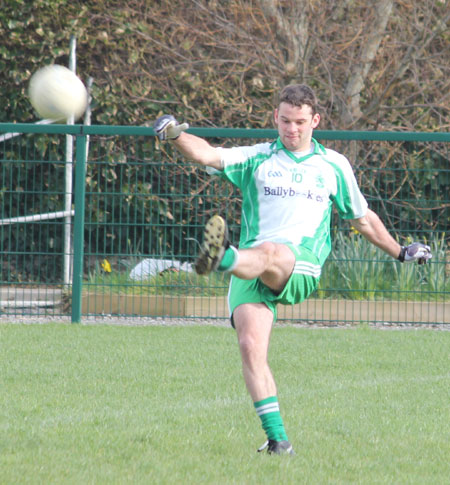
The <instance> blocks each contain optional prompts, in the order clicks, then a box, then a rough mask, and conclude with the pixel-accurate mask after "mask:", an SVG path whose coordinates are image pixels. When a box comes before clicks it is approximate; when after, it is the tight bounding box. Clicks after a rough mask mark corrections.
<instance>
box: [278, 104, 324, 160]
mask: <svg viewBox="0 0 450 485" xmlns="http://www.w3.org/2000/svg"><path fill="white" fill-rule="evenodd" d="M274 120H275V124H276V125H277V128H278V134H279V135H280V138H281V141H282V142H283V145H284V146H285V147H286V148H287V149H288V150H290V151H291V152H301V151H304V150H308V148H309V146H310V144H311V138H312V133H313V130H314V128H316V127H317V126H318V124H319V121H320V115H319V114H318V113H316V114H315V115H313V114H312V109H311V107H310V106H308V105H306V104H304V105H302V106H292V105H291V104H288V103H281V104H280V106H279V107H278V109H276V110H275V113H274Z"/></svg>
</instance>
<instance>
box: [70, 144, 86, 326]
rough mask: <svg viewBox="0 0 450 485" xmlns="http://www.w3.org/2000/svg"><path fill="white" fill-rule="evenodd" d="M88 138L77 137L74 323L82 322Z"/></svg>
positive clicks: (73, 290) (73, 286) (73, 289)
mask: <svg viewBox="0 0 450 485" xmlns="http://www.w3.org/2000/svg"><path fill="white" fill-rule="evenodd" d="M86 157H87V136H86V135H77V136H76V165H75V227H74V231H73V285H72V323H80V322H81V301H82V290H83V245H84V207H85V203H84V201H85V192H86V186H85V184H86Z"/></svg>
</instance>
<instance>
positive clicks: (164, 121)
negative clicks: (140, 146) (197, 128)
mask: <svg viewBox="0 0 450 485" xmlns="http://www.w3.org/2000/svg"><path fill="white" fill-rule="evenodd" d="M188 128H189V125H188V124H187V123H182V124H181V125H179V124H178V121H177V120H176V119H175V118H174V117H173V116H172V115H162V116H160V117H159V118H158V119H157V120H156V121H155V122H154V123H153V129H154V130H155V133H156V135H157V136H158V138H159V139H160V140H161V141H164V140H176V139H177V138H178V137H179V136H180V134H181V133H182V132H183V131H184V130H187V129H188Z"/></svg>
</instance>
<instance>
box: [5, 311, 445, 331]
mask: <svg viewBox="0 0 450 485" xmlns="http://www.w3.org/2000/svg"><path fill="white" fill-rule="evenodd" d="M2 323H17V324H27V325H31V324H37V325H39V324H41V325H44V324H47V323H63V324H67V323H71V318H70V317H69V316H67V317H65V316H46V317H44V316H31V315H26V316H22V315H19V316H17V315H5V314H3V315H2V314H0V324H2ZM81 325H119V326H120V325H122V326H130V327H142V326H156V325H159V326H163V327H177V326H178V327H180V326H183V327H186V326H216V327H227V328H228V327H230V321H229V320H228V319H216V318H163V317H159V318H149V317H148V318H147V317H140V318H126V317H122V318H120V317H113V316H102V317H99V316H92V317H89V316H85V317H83V318H82V321H81ZM276 327H291V328H311V329H327V328H342V329H344V328H356V327H358V325H353V324H338V323H336V324H334V325H333V324H329V323H327V324H317V323H307V322H304V323H292V322H289V323H285V322H277V323H276ZM369 327H371V328H377V329H381V330H400V329H401V330H418V329H427V330H438V331H450V325H448V324H406V323H405V324H398V323H396V324H391V323H379V322H378V323H373V324H369Z"/></svg>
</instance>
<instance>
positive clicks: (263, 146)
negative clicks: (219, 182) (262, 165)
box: [216, 143, 271, 189]
mask: <svg viewBox="0 0 450 485" xmlns="http://www.w3.org/2000/svg"><path fill="white" fill-rule="evenodd" d="M217 149H218V150H219V151H220V154H221V159H222V170H221V171H220V172H218V171H216V174H217V175H220V176H221V177H223V178H224V179H226V180H228V181H229V182H231V183H232V184H234V185H236V186H237V187H239V188H240V189H243V188H244V187H246V186H247V185H248V184H249V183H250V179H251V177H252V175H253V172H254V170H255V168H256V167H257V165H258V162H259V161H260V160H261V159H265V158H267V156H268V154H269V153H271V150H270V144H269V143H259V144H256V145H253V146H242V147H233V148H221V147H219V148H217Z"/></svg>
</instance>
